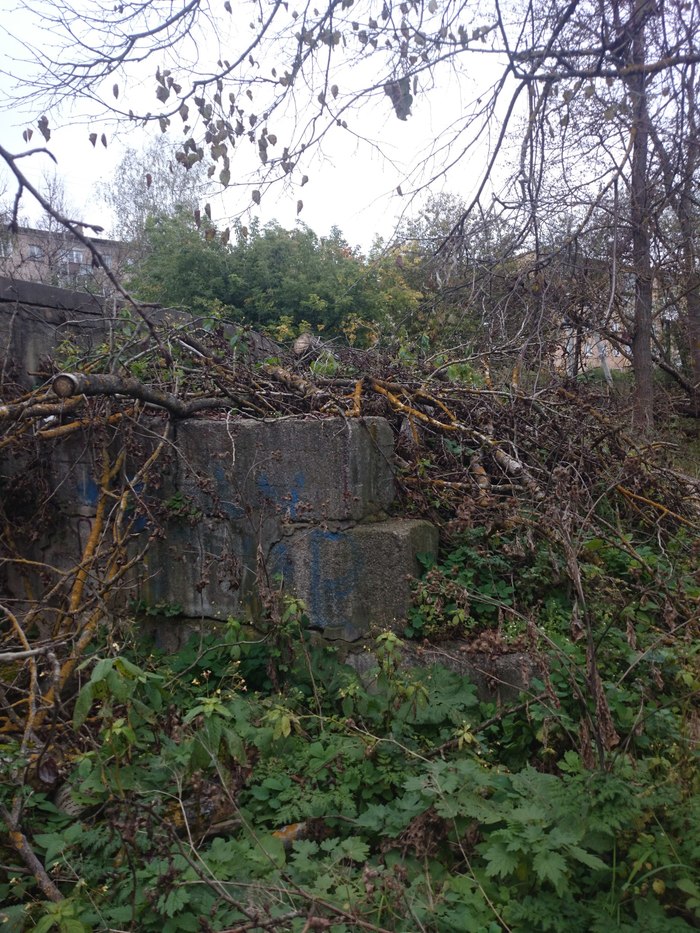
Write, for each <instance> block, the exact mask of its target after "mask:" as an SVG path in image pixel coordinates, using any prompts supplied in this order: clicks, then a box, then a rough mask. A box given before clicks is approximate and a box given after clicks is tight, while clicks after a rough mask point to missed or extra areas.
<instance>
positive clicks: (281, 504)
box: [255, 471, 306, 520]
mask: <svg viewBox="0 0 700 933" xmlns="http://www.w3.org/2000/svg"><path fill="white" fill-rule="evenodd" d="M255 485H256V486H257V487H258V489H259V490H260V492H261V493H262V495H263V496H264V497H265V499H267V500H268V502H270V503H271V504H272V505H274V506H275V507H276V508H280V509H283V510H284V511H285V512H286V513H287V514H288V515H289V518H291V519H293V520H296V519H303V518H304V516H303V515H301V514H300V511H301V510H300V508H299V507H300V505H302V499H301V494H302V493H303V491H304V488H305V486H306V477H305V476H304V474H303V473H302V472H301V471H300V472H299V473H295V474H294V479H293V480H292V482H291V484H290V486H289V487H286V486H285V488H284V489H283V490H280V488H279V486H277V485H276V484H275V483H272V482H271V481H270V478H269V477H268V475H267V474H266V473H259V474H258V476H257V477H256V479H255Z"/></svg>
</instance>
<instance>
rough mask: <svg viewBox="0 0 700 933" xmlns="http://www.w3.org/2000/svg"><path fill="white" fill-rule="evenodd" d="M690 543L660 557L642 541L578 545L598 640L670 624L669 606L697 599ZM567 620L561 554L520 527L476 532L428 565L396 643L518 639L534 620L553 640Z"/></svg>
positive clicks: (571, 609)
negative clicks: (486, 636) (482, 636)
mask: <svg viewBox="0 0 700 933" xmlns="http://www.w3.org/2000/svg"><path fill="white" fill-rule="evenodd" d="M691 543H692V542H691V540H690V536H689V535H688V534H686V533H685V531H680V532H678V533H677V534H676V536H675V537H674V538H673V539H672V540H671V542H670V544H669V545H668V547H667V548H666V549H664V550H662V549H660V548H659V547H658V545H657V544H656V542H654V541H653V539H650V538H649V536H648V534H647V535H645V536H641V535H640V536H639V540H635V538H634V537H633V536H632V535H631V534H627V535H622V536H620V537H619V538H617V539H615V540H612V539H611V540H605V539H603V538H600V537H596V536H594V535H593V534H591V535H590V536H589V537H587V538H586V539H585V540H583V541H582V543H581V545H580V548H579V566H580V572H581V577H582V581H583V583H584V584H585V586H586V590H587V592H588V593H589V594H590V595H589V601H590V609H591V611H592V614H593V616H594V618H595V619H596V623H597V625H598V626H599V630H600V632H601V633H609V632H610V631H611V630H620V629H624V630H625V631H626V632H627V634H629V633H630V631H632V630H633V631H635V632H636V631H637V629H638V627H639V626H640V625H642V626H649V625H652V624H654V621H655V620H657V619H659V618H665V619H666V621H667V623H668V622H671V623H673V622H674V621H676V620H677V617H678V614H679V613H678V609H677V608H676V606H675V601H676V598H677V597H679V598H680V600H681V601H683V602H685V601H686V600H691V601H692V600H697V599H698V597H700V585H699V584H698V579H697V574H696V572H695V571H696V568H695V566H694V560H693V558H692V557H691V556H690V553H692V548H691V551H690V552H689V551H688V548H689V546H690V545H691ZM684 552H685V553H686V556H685V557H684V556H683V554H684ZM576 613H577V606H576V593H575V591H574V589H573V587H572V585H571V581H570V579H569V576H568V573H567V567H566V564H565V561H564V557H563V555H562V553H561V549H558V548H556V547H554V546H553V545H552V543H551V542H550V541H549V540H548V539H547V538H546V537H544V536H542V535H535V534H533V530H532V529H531V528H529V527H528V526H527V525H525V526H524V527H516V528H510V529H508V528H505V529H496V530H491V531H489V530H488V529H486V528H485V527H483V526H479V527H475V528H469V529H466V530H464V531H462V532H461V533H460V534H459V535H458V536H457V538H456V540H455V541H454V542H453V544H452V546H450V547H448V548H446V549H445V554H444V557H443V558H442V559H441V560H439V561H438V562H437V563H433V562H432V560H431V561H429V562H428V566H427V569H426V573H425V574H424V576H423V578H422V580H421V581H420V583H419V584H418V586H417V588H416V599H415V602H414V605H413V607H412V608H411V610H410V611H409V617H408V624H407V626H406V630H405V634H406V635H407V636H408V637H412V638H416V637H427V638H429V639H430V640H431V641H435V640H440V639H442V638H446V637H460V636H464V635H466V634H470V635H474V634H478V633H479V632H482V631H484V630H497V631H498V632H499V633H501V634H505V635H507V636H508V637H510V638H517V637H518V636H520V635H522V634H524V633H525V631H526V629H527V623H528V620H530V619H532V618H536V619H537V624H538V626H539V628H540V629H542V630H543V631H545V632H546V633H548V634H550V633H551V634H552V635H556V634H557V633H558V632H561V631H573V630H574V629H575V628H576V625H577V624H578V623H577V619H576Z"/></svg>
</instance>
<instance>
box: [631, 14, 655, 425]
mask: <svg viewBox="0 0 700 933" xmlns="http://www.w3.org/2000/svg"><path fill="white" fill-rule="evenodd" d="M645 5H646V0H636V2H635V8H634V13H633V14H632V22H633V23H634V36H633V39H632V64H634V65H644V63H645V60H646V41H645V33H646V29H645V25H644V15H643V8H644V7H645ZM627 86H628V88H629V93H630V98H631V103H632V112H633V115H634V116H633V123H632V133H633V134H634V141H633V152H632V177H631V179H630V195H631V202H632V203H631V218H630V219H631V223H632V265H633V268H634V278H635V289H634V333H633V335H632V368H633V371H634V381H635V386H634V410H633V421H634V426H635V428H637V429H638V430H639V431H641V432H642V433H647V432H648V431H649V430H651V428H652V427H653V423H654V383H653V361H652V358H651V338H652V332H651V329H652V272H651V251H650V243H649V192H648V186H647V172H648V167H649V111H648V107H647V91H646V76H645V74H644V73H643V72H641V71H640V72H638V73H635V74H632V75H630V76H629V78H627Z"/></svg>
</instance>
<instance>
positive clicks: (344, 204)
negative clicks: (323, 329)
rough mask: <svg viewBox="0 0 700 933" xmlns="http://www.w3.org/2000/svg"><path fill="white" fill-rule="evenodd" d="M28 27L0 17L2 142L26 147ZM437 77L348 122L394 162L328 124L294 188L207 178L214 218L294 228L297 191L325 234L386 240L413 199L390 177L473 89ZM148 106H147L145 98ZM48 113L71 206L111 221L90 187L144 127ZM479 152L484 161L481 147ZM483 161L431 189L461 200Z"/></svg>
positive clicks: (23, 20) (36, 172)
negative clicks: (256, 200) (407, 98)
mask: <svg viewBox="0 0 700 933" xmlns="http://www.w3.org/2000/svg"><path fill="white" fill-rule="evenodd" d="M1 5H2V4H1V3H0V6H1ZM36 35H37V31H36V25H35V23H34V22H33V21H32V18H31V16H30V14H29V13H28V12H27V11H26V8H24V9H22V8H20V9H19V10H17V9H15V12H14V13H13V15H12V16H11V17H7V16H4V17H3V26H2V27H0V60H2V61H4V62H5V69H4V71H3V72H1V73H0V106H2V109H0V142H2V145H4V146H5V148H7V149H9V150H10V151H11V152H19V151H23V150H24V149H26V148H27V147H26V144H25V143H24V141H23V139H22V132H23V130H24V129H25V128H26V127H27V126H33V127H34V129H35V133H34V137H33V139H32V141H31V145H39V144H41V143H42V142H43V141H42V139H41V136H40V135H39V133H38V132H37V131H36V119H37V117H38V115H39V114H38V113H37V112H36V110H23V109H22V108H21V107H20V106H18V105H17V103H16V100H17V94H18V80H17V79H18V78H19V79H20V80H21V77H22V74H23V73H24V69H25V68H26V67H27V66H26V65H24V64H23V63H22V59H23V58H26V54H25V53H24V51H23V49H22V47H21V44H20V43H21V42H24V41H26V42H29V43H32V42H34V43H36ZM47 41H49V37H48V36H47ZM156 64H157V62H156V61H155V60H153V61H151V62H149V63H148V65H147V66H146V73H147V74H148V76H149V77H148V79H147V80H146V81H144V83H143V86H142V88H141V90H140V91H139V90H138V89H137V90H136V91H134V90H132V92H131V93H132V94H134V93H136V94H139V93H140V94H141V95H142V100H143V101H147V100H150V101H151V102H152V100H153V98H152V95H153V80H152V75H153V72H154V71H155V65H156ZM488 77H489V76H488V74H487V73H485V72H484V71H483V70H482V72H481V75H480V80H481V82H482V87H483V86H484V85H485V84H487V83H488V82H487V78H488ZM491 77H492V78H493V76H491ZM445 80H446V81H447V83H446V84H444V85H443V86H441V87H437V88H435V89H434V90H433V91H432V93H431V94H430V95H424V94H419V95H418V96H417V99H416V101H415V102H414V106H413V114H412V116H411V117H409V118H408V120H406V121H405V122H402V121H399V120H398V119H397V118H396V117H395V115H394V113H393V110H392V107H391V103H390V101H389V99H388V98H386V97H383V98H381V97H380V98H379V99H377V100H375V101H370V102H368V103H367V104H365V105H363V110H362V117H361V121H358V122H356V124H355V126H353V121H352V120H350V128H351V129H357V130H358V132H361V134H362V135H363V136H365V137H366V138H368V139H369V140H374V141H376V142H378V143H380V145H381V148H382V150H383V152H384V153H385V154H386V155H388V156H389V158H390V159H391V160H392V161H393V163H394V165H393V166H390V165H388V164H387V162H386V160H385V159H383V158H382V157H381V156H380V155H379V153H378V152H377V151H376V150H375V149H374V148H373V147H372V146H371V145H367V144H362V143H360V142H358V141H357V140H356V139H355V138H354V137H353V136H352V135H351V134H350V133H343V132H342V131H339V132H334V133H332V134H331V136H330V137H328V138H327V140H326V141H325V142H324V143H323V144H322V145H321V146H320V147H319V148H318V149H317V150H316V151H315V152H314V154H313V156H312V157H311V158H310V160H309V163H308V169H305V170H307V173H308V175H309V178H310V181H309V183H308V184H307V185H305V186H304V188H303V191H301V192H300V191H299V189H298V188H296V189H294V190H288V191H287V192H286V193H284V192H282V191H281V190H279V192H278V190H277V189H274V190H269V191H267V192H265V193H264V195H263V199H262V203H261V205H260V207H259V208H256V207H254V206H253V205H252V204H251V202H250V189H247V190H246V189H244V188H236V187H232V188H229V189H227V190H225V191H222V189H221V186H220V185H216V184H215V185H213V186H212V190H211V193H208V194H207V195H206V198H205V200H208V201H210V203H211V206H212V211H213V214H214V217H215V219H217V218H218V219H221V220H229V219H233V218H235V217H237V216H240V217H241V218H242V219H243V221H244V222H248V221H249V220H250V219H252V217H253V216H255V215H258V216H260V218H261V220H262V221H263V222H267V221H269V220H272V219H276V220H277V221H279V222H280V223H281V224H282V225H283V226H285V227H292V226H293V225H294V223H295V221H296V218H297V212H296V204H297V198H299V197H303V201H304V208H303V211H302V212H301V214H300V215H299V218H300V219H301V220H303V221H304V223H306V224H308V226H310V227H311V228H312V229H313V230H315V231H316V232H317V233H319V234H321V235H323V234H327V233H328V232H329V230H330V228H331V227H332V226H334V225H335V226H338V227H340V229H341V230H342V231H343V233H344V235H345V237H346V239H347V240H348V241H349V242H350V243H351V244H353V245H355V244H358V245H360V246H362V247H363V248H364V249H368V248H369V247H370V245H371V243H372V241H373V240H374V238H375V236H376V235H381V236H383V237H384V238H390V237H391V235H392V233H393V230H394V228H395V224H396V220H397V218H398V217H399V215H400V214H401V212H402V211H404V210H407V212H408V214H409V215H410V214H411V213H414V212H415V211H416V210H417V208H418V206H419V203H420V201H417V202H414V203H411V204H410V203H409V201H408V199H407V198H406V197H403V198H402V197H400V196H399V195H398V194H397V191H396V187H397V185H398V184H400V183H402V184H403V188H404V190H407V189H408V188H409V187H410V186H409V185H407V184H406V183H405V181H404V176H405V175H406V174H407V173H409V172H410V171H411V169H412V168H413V167H414V166H415V164H416V163H417V162H418V161H419V160H420V159H421V157H422V156H424V155H425V154H426V153H427V152H428V151H429V150H430V148H431V147H432V145H433V143H434V141H435V139H436V138H437V137H438V136H439V135H440V133H441V132H442V130H443V129H444V127H445V126H449V124H450V123H452V122H453V121H454V119H455V118H456V116H457V115H458V114H459V113H460V111H461V109H462V107H463V101H462V94H468V95H469V96H472V95H473V94H474V93H475V84H474V81H473V80H472V81H466V80H460V82H459V83H458V82H457V80H456V78H455V77H454V76H451V77H448V76H447V74H446V75H445ZM149 95H150V97H149ZM141 103H142V101H139V104H141ZM148 106H149V107H152V103H151V104H150V105H148ZM144 109H146V108H144ZM49 118H50V125H51V126H52V138H51V140H50V142H49V144H48V148H49V149H50V150H51V152H52V153H53V155H54V156H55V158H56V160H57V163H58V164H57V169H56V171H57V175H58V177H59V178H60V179H61V180H62V181H63V183H64V186H65V191H66V195H67V199H68V202H69V204H70V205H71V206H72V207H73V208H74V209H75V210H76V212H77V214H78V215H79V217H80V218H81V219H85V220H86V221H88V222H96V223H100V224H102V225H104V226H105V227H106V228H109V226H110V223H111V218H110V217H109V216H108V215H107V214H106V213H105V209H104V207H102V206H101V205H100V204H99V203H98V201H97V200H96V197H95V189H96V186H97V184H98V182H100V181H102V182H104V181H107V182H108V181H109V179H110V177H111V176H112V174H113V172H114V167H115V165H116V164H117V163H118V161H119V157H120V155H121V152H122V151H123V150H122V146H123V145H124V144H127V145H129V146H132V147H133V146H139V145H140V143H141V140H142V139H143V138H144V133H145V132H146V131H144V130H142V129H139V128H137V127H135V126H133V125H129V126H127V127H123V128H122V130H121V133H116V135H115V132H116V127H111V128H110V127H109V126H105V125H104V124H95V125H90V124H88V123H87V122H86V121H85V120H84V119H82V120H77V118H76V116H75V114H73V115H71V114H68V113H65V112H64V113H63V114H55V113H51V112H49ZM91 129H97V130H98V131H99V132H101V131H102V129H105V131H106V134H107V137H108V146H107V148H106V149H104V148H103V147H102V146H101V145H100V144H99V142H98V144H97V146H96V147H95V148H93V147H92V146H91V145H90V142H89V140H88V134H89V132H90V130H91ZM151 132H152V131H151ZM482 151H483V152H484V156H483V159H484V161H485V159H486V149H485V148H484V149H483V150H482ZM21 165H22V169H23V170H24V171H25V172H27V174H28V176H29V177H30V179H31V180H32V181H33V182H35V183H38V184H40V183H41V179H42V175H43V173H45V172H47V171H49V172H51V170H52V165H51V162H50V160H49V159H48V157H46V156H43V155H37V156H33V157H32V158H31V159H26V160H22V163H21ZM235 165H236V163H233V166H232V167H233V170H234V173H235V171H236V168H235ZM481 168H482V166H481V165H479V164H476V162H475V159H474V157H472V158H471V159H470V160H469V162H468V163H467V164H466V165H465V164H462V165H461V166H460V167H458V168H457V169H456V170H455V171H454V172H453V173H452V174H451V175H450V176H449V177H448V180H447V181H446V182H444V183H438V185H437V186H434V187H433V188H432V190H433V191H436V190H441V188H442V187H443V185H444V188H445V190H449V191H451V192H453V193H455V194H458V195H461V196H462V197H464V198H468V197H469V196H470V194H471V193H472V192H473V189H474V185H475V181H476V179H477V177H478V175H479V171H480V169H481ZM3 182H4V183H5V184H4V187H5V193H4V196H3V198H2V200H3V201H5V202H7V200H8V199H11V198H12V196H13V194H14V190H15V188H14V184H13V180H12V179H11V178H9V177H8V172H7V170H6V169H4V168H2V169H0V191H2V186H3ZM22 209H23V213H24V214H25V216H27V217H28V219H29V221H30V222H31V221H33V220H35V219H36V217H37V212H36V209H35V208H34V207H33V205H32V204H31V202H30V199H29V198H27V197H25V199H24V200H23V205H22Z"/></svg>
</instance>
